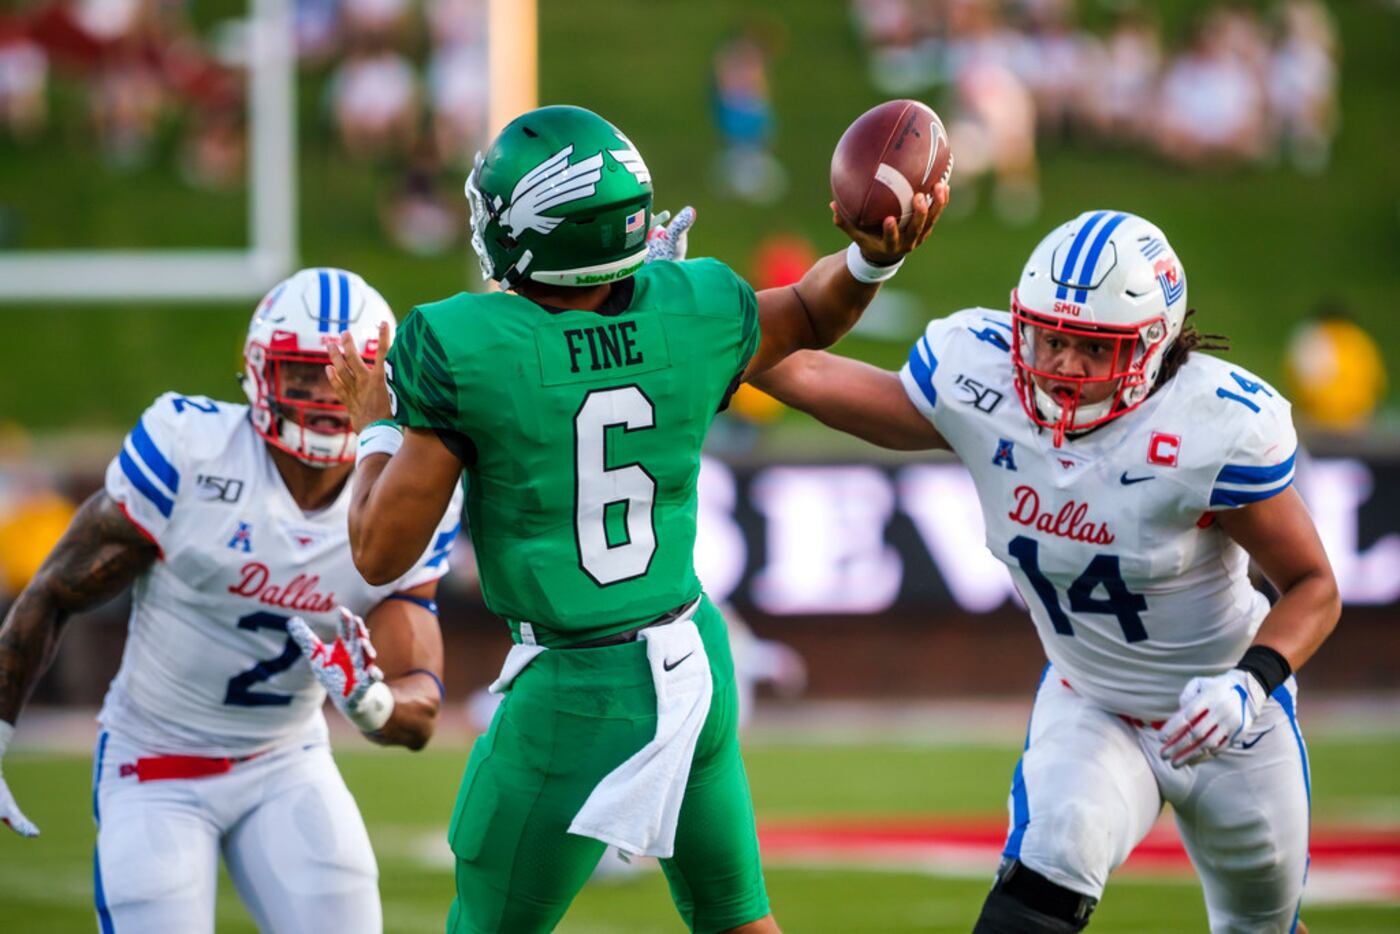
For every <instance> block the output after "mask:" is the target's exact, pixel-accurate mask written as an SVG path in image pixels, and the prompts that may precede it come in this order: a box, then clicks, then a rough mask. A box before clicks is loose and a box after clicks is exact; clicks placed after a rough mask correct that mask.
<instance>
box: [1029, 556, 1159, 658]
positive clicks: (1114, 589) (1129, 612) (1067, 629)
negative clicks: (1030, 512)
mask: <svg viewBox="0 0 1400 934" xmlns="http://www.w3.org/2000/svg"><path fill="white" fill-rule="evenodd" d="M1006 550H1007V551H1009V552H1011V557H1013V558H1015V559H1016V562H1017V563H1018V564H1020V565H1021V573H1022V574H1025V575H1026V577H1027V578H1029V579H1030V582H1031V587H1032V588H1033V589H1034V590H1035V595H1036V596H1037V597H1039V598H1040V602H1041V603H1042V604H1044V606H1045V612H1046V614H1047V615H1049V617H1050V622H1051V623H1052V624H1053V625H1054V627H1055V631H1056V632H1058V633H1059V634H1060V635H1063V636H1072V635H1074V627H1073V626H1071V625H1070V622H1069V617H1068V616H1067V615H1065V611H1064V610H1063V609H1061V608H1060V595H1059V594H1058V593H1056V592H1055V585H1054V584H1052V583H1050V579H1049V578H1047V577H1046V576H1045V574H1044V573H1043V572H1042V571H1041V570H1040V543H1039V542H1037V541H1036V540H1035V539H1033V538H1027V537H1026V536H1024V535H1017V536H1016V537H1015V538H1013V539H1012V540H1011V541H1010V542H1009V543H1008V544H1007V546H1006ZM1099 587H1103V589H1104V590H1106V591H1107V592H1108V598H1107V599H1102V598H1099V597H1095V596H1094V591H1095V590H1097V589H1098V588H1099ZM1069 608H1070V609H1071V610H1073V611H1074V612H1076V613H1104V614H1107V615H1109V616H1116V617H1118V625H1119V626H1121V627H1122V628H1123V638H1124V639H1126V640H1127V641H1129V642H1142V641H1143V640H1144V639H1146V638H1147V627H1145V626H1143V624H1142V616H1141V614H1142V613H1143V612H1145V611H1146V610H1147V598H1146V597H1144V596H1143V595H1142V594H1140V593H1133V592H1131V591H1130V590H1128V585H1127V584H1125V583H1124V582H1123V574H1122V572H1121V571H1120V570H1119V567H1118V556H1117V555H1094V560H1092V561H1090V562H1089V566H1088V567H1087V568H1085V569H1084V573H1083V574H1080V575H1079V577H1077V578H1075V581H1074V583H1073V584H1070V585H1069Z"/></svg>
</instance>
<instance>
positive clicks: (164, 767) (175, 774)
mask: <svg viewBox="0 0 1400 934" xmlns="http://www.w3.org/2000/svg"><path fill="white" fill-rule="evenodd" d="M258 755H259V753H256V752H255V753H253V754H252V755H251V756H237V757H222V758H206V757H204V756H145V757H142V758H140V759H137V760H136V762H135V763H134V764H133V763H129V762H124V763H122V766H121V769H120V771H119V772H118V774H119V775H120V776H121V777H122V778H127V777H128V776H131V775H135V776H136V780H137V781H138V782H158V781H164V780H167V779H172V778H208V777H209V776H211V775H224V774H226V773H228V772H231V771H233V767H234V766H235V765H238V764H239V763H240V762H247V761H248V760H249V759H256V758H257V757H258Z"/></svg>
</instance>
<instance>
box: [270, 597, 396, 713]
mask: <svg viewBox="0 0 1400 934" xmlns="http://www.w3.org/2000/svg"><path fill="white" fill-rule="evenodd" d="M287 634H288V635H289V636H291V637H292V638H293V639H294V640H296V643H297V645H299V646H301V653H302V654H303V655H305V656H306V660H307V663H308V664H309V665H310V666H311V671H312V672H313V673H314V674H315V675H316V679H317V680H318V681H320V682H321V684H322V686H323V687H325V689H326V693H327V694H329V695H330V698H331V702H332V703H333V704H335V706H336V709H338V710H339V711H340V712H341V713H343V714H345V719H347V720H349V721H350V722H351V723H353V724H355V726H357V727H359V728H360V730H361V732H364V733H373V732H374V731H375V730H377V729H379V728H380V727H382V726H383V725H384V724H386V723H388V722H389V717H390V716H391V715H392V714H393V712H394V693H393V691H391V690H390V688H389V685H387V684H385V683H384V672H382V671H380V670H379V666H378V665H376V664H375V663H374V661H375V657H376V656H375V651H374V646H373V645H371V644H370V641H369V630H368V629H366V628H365V621H364V620H362V619H360V617H358V616H356V615H355V614H354V613H351V612H350V611H349V610H347V609H346V608H345V607H341V608H340V633H339V635H337V636H336V640H335V642H333V643H331V644H330V645H326V643H324V642H322V641H321V639H320V637H318V636H317V635H316V633H314V632H312V631H311V627H310V626H308V625H307V624H306V620H304V619H302V618H301V617H300V616H293V617H292V618H291V619H289V620H287Z"/></svg>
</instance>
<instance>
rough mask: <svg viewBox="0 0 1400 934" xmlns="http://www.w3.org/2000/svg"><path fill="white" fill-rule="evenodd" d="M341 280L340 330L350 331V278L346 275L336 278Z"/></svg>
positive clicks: (342, 274)
mask: <svg viewBox="0 0 1400 934" xmlns="http://www.w3.org/2000/svg"><path fill="white" fill-rule="evenodd" d="M336 278H337V279H339V280H340V330H342V331H348V330H349V329H350V277H349V276H347V275H346V274H345V273H343V272H342V273H341V274H340V275H338V276H336Z"/></svg>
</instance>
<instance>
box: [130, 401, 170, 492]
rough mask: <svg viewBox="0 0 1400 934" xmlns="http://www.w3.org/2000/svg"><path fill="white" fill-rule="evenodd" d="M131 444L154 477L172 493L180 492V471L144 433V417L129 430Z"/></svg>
mask: <svg viewBox="0 0 1400 934" xmlns="http://www.w3.org/2000/svg"><path fill="white" fill-rule="evenodd" d="M131 446H132V447H134V448H135V449H136V453H137V455H138V456H139V457H140V458H141V460H142V461H144V462H145V464H146V466H147V467H148V468H149V469H150V471H151V473H152V474H153V475H154V476H155V478H156V479H157V480H159V481H160V482H161V483H164V484H165V488H166V489H168V490H169V491H170V492H172V493H178V492H180V472H179V471H178V470H176V469H175V467H174V466H173V465H172V464H171V463H170V461H168V460H166V459H165V455H164V454H162V453H160V449H159V448H157V447H156V443H155V442H154V441H152V440H151V436H150V435H149V434H147V433H146V420H145V419H144V418H143V419H141V420H140V421H138V422H137V423H136V427H135V428H133V429H132V430H131Z"/></svg>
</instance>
